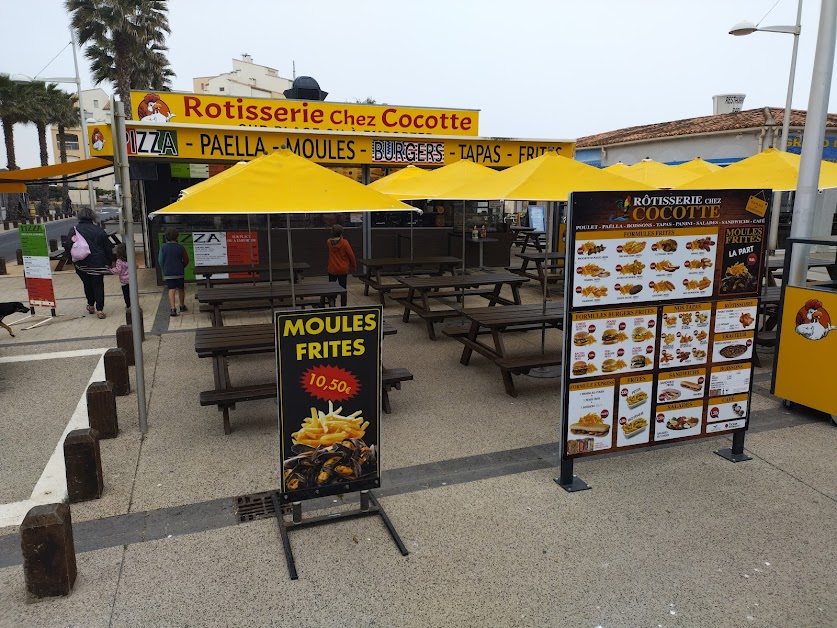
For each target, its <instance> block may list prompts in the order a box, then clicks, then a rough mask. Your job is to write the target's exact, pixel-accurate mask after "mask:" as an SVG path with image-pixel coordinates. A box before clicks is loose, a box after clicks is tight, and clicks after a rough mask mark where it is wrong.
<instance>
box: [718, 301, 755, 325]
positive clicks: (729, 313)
mask: <svg viewBox="0 0 837 628" xmlns="http://www.w3.org/2000/svg"><path fill="white" fill-rule="evenodd" d="M757 311H758V300H756V299H739V300H736V301H719V302H718V306H717V308H716V310H715V333H726V332H733V331H746V330H753V329H755V328H756V318H757Z"/></svg>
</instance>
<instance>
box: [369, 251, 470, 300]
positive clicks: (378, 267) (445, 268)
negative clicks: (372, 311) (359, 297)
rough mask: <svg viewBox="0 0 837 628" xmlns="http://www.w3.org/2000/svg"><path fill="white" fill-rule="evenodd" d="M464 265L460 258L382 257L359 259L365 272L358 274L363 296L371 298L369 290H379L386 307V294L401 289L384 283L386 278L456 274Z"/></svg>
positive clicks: (398, 286) (393, 284) (394, 284)
mask: <svg viewBox="0 0 837 628" xmlns="http://www.w3.org/2000/svg"><path fill="white" fill-rule="evenodd" d="M461 263H462V260H461V259H459V258H458V257H451V256H448V255H443V256H438V257H413V258H409V257H381V258H377V259H372V258H367V259H359V260H358V265H359V266H362V267H363V269H364V270H363V271H362V272H360V273H358V274H357V278H358V279H359V280H360V281H361V282H362V283H363V284H364V287H363V294H364V295H366V296H369V288H372V289H373V290H377V291H378V294H379V297H380V299H381V305H384V298H385V296H386V293H388V292H391V291H392V290H393V289H394V288H400V287H401V286H400V285H399V284H397V283H384V282H383V278H384V277H392V276H397V275H410V276H415V275H430V276H434V275H444V274H445V273H450V274H451V275H453V274H454V270H455V268H456V267H457V266H458V265H459V264H461Z"/></svg>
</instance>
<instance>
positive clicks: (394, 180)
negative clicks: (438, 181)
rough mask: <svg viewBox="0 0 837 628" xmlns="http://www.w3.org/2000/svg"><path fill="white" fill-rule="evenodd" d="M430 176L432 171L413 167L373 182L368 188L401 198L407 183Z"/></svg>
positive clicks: (402, 169)
mask: <svg viewBox="0 0 837 628" xmlns="http://www.w3.org/2000/svg"><path fill="white" fill-rule="evenodd" d="M428 174H430V170H422V169H421V168H418V167H416V166H412V165H411V166H407V167H406V168H401V170H396V171H395V172H393V173H392V174H388V175H387V176H385V177H382V178H380V179H378V180H377V181H373V182H372V183H370V184H369V186H368V187H369V189H371V190H375V191H377V192H380V193H381V194H386V195H387V196H394V197H396V198H399V195H400V193H401V192H402V190H403V189H404V185H405V184H406V183H407V182H411V181H413V180H414V179H418V178H421V177H426V176H427V175H428ZM400 198H408V197H400Z"/></svg>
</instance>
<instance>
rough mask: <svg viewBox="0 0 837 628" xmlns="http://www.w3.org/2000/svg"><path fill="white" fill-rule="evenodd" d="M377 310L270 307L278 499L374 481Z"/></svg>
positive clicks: (377, 449) (336, 491)
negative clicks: (273, 310)
mask: <svg viewBox="0 0 837 628" xmlns="http://www.w3.org/2000/svg"><path fill="white" fill-rule="evenodd" d="M382 314H383V310H382V308H381V307H380V306H366V307H346V308H330V309H324V310H306V311H302V310H295V311H292V312H276V313H275V320H274V324H275V329H276V343H277V351H276V375H277V402H278V404H277V405H278V410H279V447H280V465H281V474H280V478H281V490H280V499H281V500H282V502H283V503H289V502H292V501H299V500H303V499H311V498H315V497H323V496H326V495H336V494H342V493H351V492H354V491H359V490H365V489H371V488H375V487H378V486H380V447H381V440H380V414H381V413H380V410H381V322H382V320H383V315H382Z"/></svg>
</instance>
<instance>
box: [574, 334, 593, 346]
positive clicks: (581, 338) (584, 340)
mask: <svg viewBox="0 0 837 628" xmlns="http://www.w3.org/2000/svg"><path fill="white" fill-rule="evenodd" d="M591 342H593V337H592V336H591V335H590V333H589V332H586V331H579V332H576V333H575V334H574V335H573V344H574V345H575V346H576V347H583V346H584V345H587V344H590V343H591Z"/></svg>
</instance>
